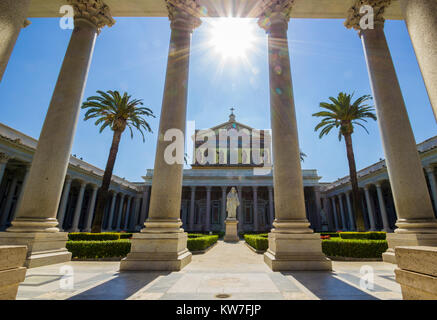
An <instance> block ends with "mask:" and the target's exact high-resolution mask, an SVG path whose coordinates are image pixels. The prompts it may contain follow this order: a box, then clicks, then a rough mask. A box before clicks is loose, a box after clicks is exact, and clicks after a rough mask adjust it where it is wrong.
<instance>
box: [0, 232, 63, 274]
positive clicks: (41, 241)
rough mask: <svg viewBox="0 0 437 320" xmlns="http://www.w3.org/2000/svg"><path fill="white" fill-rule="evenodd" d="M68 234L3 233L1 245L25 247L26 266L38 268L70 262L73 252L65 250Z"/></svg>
mask: <svg viewBox="0 0 437 320" xmlns="http://www.w3.org/2000/svg"><path fill="white" fill-rule="evenodd" d="M67 239H68V233H66V232H1V233H0V245H25V246H27V256H26V261H25V263H24V266H25V267H26V268H36V267H41V266H46V265H51V264H56V263H63V262H69V261H70V260H71V252H69V251H68V250H67V249H66V248H65V244H66V243H67Z"/></svg>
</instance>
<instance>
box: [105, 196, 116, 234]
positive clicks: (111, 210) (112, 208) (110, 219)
mask: <svg viewBox="0 0 437 320" xmlns="http://www.w3.org/2000/svg"><path fill="white" fill-rule="evenodd" d="M116 201H117V193H115V192H114V193H113V194H112V200H111V206H110V207H109V217H108V224H107V226H106V229H108V230H112V222H113V221H114V214H115V203H116Z"/></svg>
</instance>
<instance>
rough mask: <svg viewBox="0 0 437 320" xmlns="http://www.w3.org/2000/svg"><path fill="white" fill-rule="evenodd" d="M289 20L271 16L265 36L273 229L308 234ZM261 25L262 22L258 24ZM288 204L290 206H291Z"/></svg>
mask: <svg viewBox="0 0 437 320" xmlns="http://www.w3.org/2000/svg"><path fill="white" fill-rule="evenodd" d="M288 19H289V18H288V16H287V14H285V13H283V12H277V13H275V14H272V15H271V17H270V18H269V25H268V26H266V25H264V28H265V29H266V30H267V33H268V50H269V76H270V118H271V126H272V139H273V159H274V170H273V174H274V178H273V181H274V187H275V222H274V223H273V225H274V227H275V229H273V230H272V232H280V231H281V229H282V228H284V231H285V230H287V229H290V228H293V229H301V231H300V232H303V233H311V232H312V231H311V230H310V229H309V225H310V223H309V221H308V219H307V217H306V211H305V198H304V187H303V178H302V170H301V164H300V149H299V141H298V132H297V122H296V112H295V106H294V96H293V86H292V80H291V69H290V55H289V51H288V38H287V30H288ZM261 23H262V22H261ZM290 201H291V202H292V203H293V205H290Z"/></svg>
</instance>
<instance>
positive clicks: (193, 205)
mask: <svg viewBox="0 0 437 320" xmlns="http://www.w3.org/2000/svg"><path fill="white" fill-rule="evenodd" d="M190 189H191V199H190V219H189V223H188V226H189V228H190V231H194V214H195V210H196V186H191V187H190Z"/></svg>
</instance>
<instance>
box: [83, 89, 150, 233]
mask: <svg viewBox="0 0 437 320" xmlns="http://www.w3.org/2000/svg"><path fill="white" fill-rule="evenodd" d="M97 93H98V94H99V96H92V97H89V98H88V99H87V101H86V102H84V103H83V104H82V109H88V111H87V112H86V113H85V118H84V120H85V121H86V120H89V119H94V118H96V119H97V120H96V122H95V125H96V126H100V133H101V132H102V131H103V130H104V129H105V128H106V127H109V128H110V129H111V130H112V131H113V132H114V133H113V136H112V145H111V149H110V151H109V156H108V161H107V162H106V168H105V173H104V175H103V180H102V186H101V188H100V189H99V193H98V197H97V205H96V213H95V217H94V222H93V225H92V228H91V232H93V233H98V232H101V230H102V221H103V214H104V210H105V204H106V203H107V199H108V197H109V186H110V184H111V178H112V171H113V169H114V164H115V159H116V158H117V153H118V146H119V144H120V140H121V136H122V134H123V132H124V130H125V129H126V127H127V128H129V130H130V134H131V138H133V129H137V130H138V131H139V132H140V133H141V136H142V137H143V142H144V141H145V139H144V132H143V130H144V131H146V132H152V129H151V128H150V125H149V124H148V123H147V121H146V120H144V116H147V117H153V118H155V115H154V114H153V111H152V110H151V109H149V108H145V107H140V106H142V105H143V102H142V100H139V99H131V96H129V95H128V94H127V93H126V92H125V93H124V94H123V96H121V95H120V93H119V92H118V91H111V90H110V91H107V92H103V91H100V90H99V91H97Z"/></svg>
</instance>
